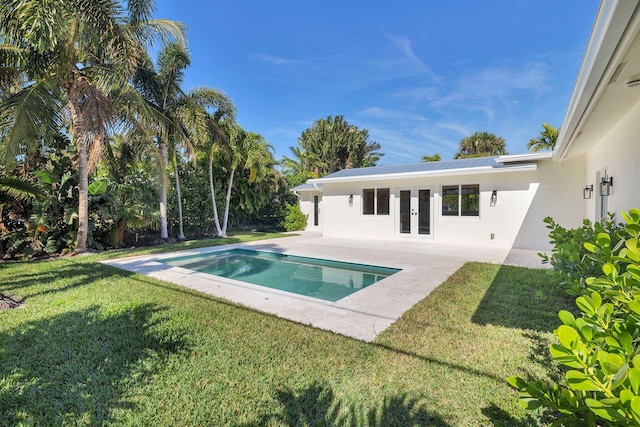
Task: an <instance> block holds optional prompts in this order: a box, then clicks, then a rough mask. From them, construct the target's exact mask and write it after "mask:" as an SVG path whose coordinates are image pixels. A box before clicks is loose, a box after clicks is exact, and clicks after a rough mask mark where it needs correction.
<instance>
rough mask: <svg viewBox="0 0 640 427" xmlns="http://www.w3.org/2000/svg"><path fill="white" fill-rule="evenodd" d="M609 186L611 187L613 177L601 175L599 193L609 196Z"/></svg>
mask: <svg viewBox="0 0 640 427" xmlns="http://www.w3.org/2000/svg"><path fill="white" fill-rule="evenodd" d="M611 187H613V177H612V176H611V177H608V176H606V175H605V176H603V177H602V179H601V180H600V195H601V196H609V195H610V194H611Z"/></svg>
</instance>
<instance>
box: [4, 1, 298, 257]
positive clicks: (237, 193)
mask: <svg viewBox="0 0 640 427" xmlns="http://www.w3.org/2000/svg"><path fill="white" fill-rule="evenodd" d="M153 9H154V2H153V0H139V1H135V2H124V3H123V2H116V1H111V0H107V1H94V0H91V1H81V0H61V1H58V2H55V4H52V3H50V2H42V1H40V0H8V1H6V2H3V4H2V6H0V10H1V11H2V13H0V155H1V157H2V159H1V160H2V162H1V163H2V166H0V233H1V235H0V256H27V257H29V256H38V255H42V254H53V253H60V252H68V251H72V250H75V251H76V252H83V251H86V250H87V249H88V248H97V249H100V248H103V247H105V246H122V245H125V244H129V243H133V244H139V243H140V242H141V241H142V242H145V241H150V240H152V238H153V237H152V236H153V235H154V234H155V233H157V231H158V228H159V229H160V237H161V238H162V239H163V240H164V241H166V240H167V239H168V237H169V235H170V234H173V235H174V236H175V235H177V237H178V238H179V239H183V238H185V230H184V227H183V222H184V221H183V211H184V214H185V216H187V222H188V227H187V229H188V230H187V234H188V233H191V235H192V236H194V237H195V236H197V237H201V236H203V234H206V233H215V234H218V235H225V234H226V233H227V230H228V229H229V228H230V227H232V226H236V227H238V226H242V225H243V224H244V225H246V226H251V227H252V228H254V227H255V228H278V226H279V224H280V222H281V220H282V218H283V217H284V215H285V209H284V207H285V204H286V202H287V201H288V202H292V200H291V197H292V196H291V195H289V192H288V186H287V183H286V182H285V181H284V179H283V178H282V177H281V176H280V174H279V173H278V172H277V171H276V169H275V166H276V161H275V159H274V158H273V153H272V151H271V147H270V145H269V144H268V143H267V142H266V141H265V140H264V138H263V137H262V136H260V135H258V134H256V133H254V132H249V131H245V130H244V129H242V128H240V126H238V125H237V124H236V123H235V122H234V117H235V106H234V104H233V101H232V100H231V99H230V98H229V97H228V96H226V95H225V94H224V93H222V92H220V91H218V90H215V89H211V88H206V87H205V88H196V89H192V90H185V89H184V88H183V87H182V86H183V78H184V70H185V69H186V68H187V67H188V66H189V64H190V57H189V54H188V51H187V49H186V47H185V46H186V40H185V39H184V33H183V28H182V25H181V24H179V23H176V22H173V21H168V20H155V19H151V12H152V10H153ZM154 41H160V42H162V46H161V48H160V49H159V50H158V52H159V53H158V58H157V61H156V63H154V62H153V60H152V59H151V57H150V55H149V53H148V52H147V48H148V47H149V46H151V43H153V42H154ZM201 152H205V153H206V152H208V153H209V154H210V156H209V158H208V161H203V160H202V159H201V156H202V155H201V154H200V153H201ZM207 163H208V164H207ZM207 172H209V174H208V176H207ZM170 178H171V179H172V181H173V182H174V183H175V184H174V185H171V184H170V181H169V179H170ZM182 181H184V182H185V183H184V184H182ZM208 183H212V185H211V187H210V186H209V185H208ZM213 183H215V185H213ZM207 190H210V191H207ZM210 195H213V196H214V198H213V201H214V202H216V201H217V203H218V205H219V206H221V207H224V211H223V213H222V214H221V218H222V222H218V221H217V220H216V221H212V220H211V216H212V214H213V213H214V212H215V214H216V215H217V210H214V212H212V211H211V208H210V207H209V206H211V205H210V204H207V201H208V200H210V199H209V197H210ZM168 196H171V199H169V198H168ZM183 199H185V200H184V205H185V206H184V209H183ZM216 199H217V200H216ZM173 201H175V203H172V202H173ZM175 218H177V219H175ZM214 225H215V228H214Z"/></svg>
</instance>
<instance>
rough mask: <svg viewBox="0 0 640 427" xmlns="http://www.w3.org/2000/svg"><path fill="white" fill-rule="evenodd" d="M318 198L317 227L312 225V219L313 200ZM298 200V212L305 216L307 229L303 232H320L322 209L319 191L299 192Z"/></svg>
mask: <svg viewBox="0 0 640 427" xmlns="http://www.w3.org/2000/svg"><path fill="white" fill-rule="evenodd" d="M314 196H318V198H319V199H318V200H319V213H318V214H319V217H318V225H317V226H316V225H314V217H313V214H314V212H313V209H314V206H313V198H314ZM298 200H299V204H300V210H301V211H302V213H303V214H305V215H307V228H306V229H305V230H312V231H321V230H322V215H323V213H324V212H323V211H324V209H323V208H322V193H321V192H320V191H301V192H299V193H298Z"/></svg>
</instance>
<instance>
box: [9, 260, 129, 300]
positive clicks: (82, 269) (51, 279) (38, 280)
mask: <svg viewBox="0 0 640 427" xmlns="http://www.w3.org/2000/svg"><path fill="white" fill-rule="evenodd" d="M46 262H48V263H49V265H50V266H51V268H48V269H46V271H37V272H33V273H22V272H21V273H19V274H17V275H6V276H5V277H4V278H2V279H0V291H1V292H3V293H7V292H10V291H18V290H20V289H23V288H31V287H32V288H33V289H29V290H25V291H24V292H21V293H20V297H21V298H22V300H23V301H24V300H26V299H28V298H32V297H35V296H38V295H45V294H51V293H57V292H64V291H68V290H72V289H75V288H77V287H80V286H87V285H90V284H92V283H94V282H95V281H98V280H102V279H106V278H109V277H112V276H119V277H123V276H131V275H133V274H134V273H131V272H128V271H126V270H122V269H119V268H114V267H110V266H107V265H102V264H95V263H85V262H75V261H73V260H56V261H46Z"/></svg>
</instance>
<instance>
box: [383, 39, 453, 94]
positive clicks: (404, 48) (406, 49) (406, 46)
mask: <svg viewBox="0 0 640 427" xmlns="http://www.w3.org/2000/svg"><path fill="white" fill-rule="evenodd" d="M385 37H386V38H387V39H388V40H389V41H390V42H391V43H393V45H394V46H395V47H397V48H398V49H400V51H401V52H402V53H403V55H404V56H405V58H407V59H408V60H409V61H410V62H411V63H412V64H413V65H414V66H416V67H417V68H418V70H420V71H422V72H424V73H425V74H427V75H428V76H429V77H430V78H431V79H432V80H433V81H434V82H436V83H438V84H439V83H440V78H439V77H438V76H437V75H436V74H435V73H434V72H433V71H432V70H431V68H429V67H428V66H427V64H425V63H424V62H423V61H422V60H421V59H420V58H418V56H417V55H416V54H415V52H414V51H413V48H412V47H411V40H409V38H408V37H397V36H392V35H390V34H385Z"/></svg>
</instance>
